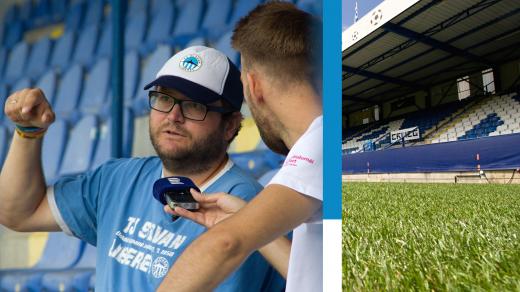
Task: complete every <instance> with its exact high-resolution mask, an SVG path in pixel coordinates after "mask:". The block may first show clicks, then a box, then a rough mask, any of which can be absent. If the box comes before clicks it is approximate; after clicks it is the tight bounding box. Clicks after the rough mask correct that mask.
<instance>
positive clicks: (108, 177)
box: [51, 157, 285, 291]
mask: <svg viewBox="0 0 520 292" xmlns="http://www.w3.org/2000/svg"><path fill="white" fill-rule="evenodd" d="M161 173H162V164H161V161H160V159H159V158H157V157H150V158H131V159H118V160H111V161H109V162H107V163H105V164H103V165H102V166H101V167H99V168H98V169H96V170H94V171H92V172H89V173H87V174H85V175H81V176H76V177H65V178H62V179H60V180H59V181H58V182H56V184H55V185H54V191H53V195H52V196H53V197H54V199H52V198H51V200H54V202H55V206H56V207H57V209H58V210H59V214H58V216H57V217H59V218H58V221H62V222H61V224H65V225H66V226H64V227H65V228H64V230H65V231H67V229H69V230H70V232H71V233H72V234H73V235H74V236H76V237H78V238H80V239H82V240H85V241H86V242H88V243H90V244H92V245H95V246H97V258H96V291H154V290H155V289H157V287H158V286H159V284H160V283H161V282H162V280H163V278H164V276H165V275H166V274H167V272H168V270H169V269H170V267H171V266H172V264H173V263H174V262H175V260H176V259H177V257H178V256H179V255H180V254H181V253H182V251H183V250H184V249H185V248H186V247H187V246H188V245H189V244H190V243H191V242H192V241H194V240H195V239H196V238H197V237H198V236H200V235H201V234H202V233H203V232H205V231H206V228H204V227H203V226H201V225H199V224H197V223H194V222H192V221H190V220H187V219H183V218H179V219H177V220H176V221H173V222H172V218H171V215H169V214H167V213H165V212H164V210H163V205H162V204H161V203H160V202H158V201H156V200H155V199H154V198H153V195H152V187H153V184H154V182H155V181H156V180H157V179H159V178H161ZM260 190H261V186H260V185H259V184H258V183H257V182H256V181H255V180H254V179H253V178H251V177H249V176H248V175H246V174H245V173H243V172H242V171H241V170H240V169H239V168H238V167H237V166H232V167H231V168H229V169H228V170H227V171H225V173H223V174H221V176H220V177H219V178H218V179H217V180H216V181H214V182H213V183H212V184H211V185H209V186H208V187H207V188H206V190H205V192H207V193H214V192H227V193H230V194H233V195H236V196H238V197H240V198H242V199H245V200H247V201H249V200H251V199H252V198H253V197H254V196H255V195H256V194H257V193H258V192H259V191H260ZM51 204H52V202H51ZM60 217H61V218H60ZM59 223H60V222H59ZM62 227H63V226H62ZM215 252H218V250H215ZM284 285H285V281H284V280H283V278H281V276H280V275H279V274H278V273H276V272H275V271H274V270H273V269H272V267H271V266H270V265H269V264H268V263H267V262H266V261H265V260H264V258H263V257H262V256H261V255H260V254H259V253H258V252H255V253H253V254H252V255H251V256H249V258H248V259H247V260H246V261H245V262H244V263H243V264H242V265H241V266H240V267H239V269H237V270H236V271H235V272H234V273H233V274H231V275H230V276H229V277H228V278H227V279H226V280H225V281H224V282H222V283H221V285H220V286H218V288H217V289H216V291H281V290H283V287H284Z"/></svg>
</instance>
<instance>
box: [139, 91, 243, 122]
mask: <svg viewBox="0 0 520 292" xmlns="http://www.w3.org/2000/svg"><path fill="white" fill-rule="evenodd" d="M148 103H149V105H150V108H152V109H154V110H156V111H160V112H162V113H169V112H171V110H172V109H173V107H174V106H175V105H176V104H178V105H179V106H180V108H181V113H182V116H183V117H184V118H186V119H189V120H194V121H203V120H204V119H205V118H206V115H207V114H208V111H211V112H218V113H222V114H226V113H230V112H232V111H233V110H232V109H229V108H224V107H216V106H210V105H205V104H203V103H200V102H196V101H193V100H182V99H177V98H175V97H173V96H170V95H168V94H166V93H162V92H159V91H153V90H151V91H149V92H148Z"/></svg>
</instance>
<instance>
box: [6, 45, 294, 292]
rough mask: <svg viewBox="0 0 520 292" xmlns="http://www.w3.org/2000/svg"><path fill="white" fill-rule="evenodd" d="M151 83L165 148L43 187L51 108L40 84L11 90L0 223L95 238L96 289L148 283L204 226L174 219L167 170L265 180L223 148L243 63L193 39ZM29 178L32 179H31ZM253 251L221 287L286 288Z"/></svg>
mask: <svg viewBox="0 0 520 292" xmlns="http://www.w3.org/2000/svg"><path fill="white" fill-rule="evenodd" d="M145 89H152V90H150V91H149V106H150V109H151V111H150V138H151V141H152V144H153V146H154V148H155V150H156V152H157V154H158V156H159V157H148V158H131V159H117V160H111V161H109V162H107V163H105V164H103V165H102V166H100V167H99V168H98V169H96V170H94V171H90V172H88V173H86V174H83V175H80V176H74V177H63V178H60V179H59V180H58V181H57V182H56V183H55V184H54V185H53V186H50V187H46V186H45V180H44V175H43V172H42V170H41V169H42V166H41V144H42V137H43V136H44V134H45V131H46V130H47V128H48V127H49V126H50V125H51V124H52V122H53V121H54V119H55V117H54V113H53V112H52V108H51V106H50V105H49V103H48V101H47V100H46V98H45V96H44V93H43V92H42V91H41V90H39V89H24V90H21V91H18V92H15V93H14V94H12V95H11V96H10V97H9V98H8V99H7V102H6V104H5V113H6V115H7V116H8V117H9V118H10V119H11V120H12V121H13V122H14V123H16V134H14V137H13V143H12V146H11V148H10V150H9V154H8V156H7V159H6V162H5V164H4V168H3V170H2V173H1V175H0V200H1V201H2V204H0V224H3V225H5V226H7V227H9V228H11V229H14V230H17V231H64V232H65V233H67V234H70V235H72V236H76V237H78V238H80V239H82V240H85V241H86V242H88V243H90V244H92V245H95V246H97V253H98V256H97V265H96V281H97V282H96V290H97V291H152V290H155V289H156V288H157V287H158V285H159V284H160V282H161V281H162V279H163V277H164V276H165V275H166V273H167V272H168V270H169V268H170V267H171V266H172V264H173V263H174V262H175V260H176V259H177V257H178V256H179V255H180V254H181V253H182V252H183V250H184V249H185V248H186V247H187V246H188V245H189V244H190V243H191V242H192V241H193V240H195V239H196V238H197V237H198V236H199V235H201V234H202V233H203V232H205V231H206V229H205V228H204V227H202V226H200V225H198V224H196V223H193V222H191V221H190V220H186V219H183V218H180V219H177V220H175V221H173V220H172V217H171V216H170V215H168V214H166V213H165V212H164V211H163V205H162V204H161V203H160V202H159V201H156V200H155V199H154V198H153V196H152V188H153V185H154V182H155V181H156V180H158V179H160V178H161V177H169V176H185V177H189V178H190V179H191V180H192V181H193V182H194V183H195V185H197V186H198V187H199V188H200V189H201V190H202V191H205V192H219V191H223V192H226V193H231V194H233V195H235V196H237V197H239V198H241V199H244V200H250V199H252V198H253V197H254V196H255V194H256V193H257V192H259V191H260V189H261V186H260V185H259V184H258V183H257V182H256V181H255V180H254V179H252V178H251V177H249V176H247V175H246V174H245V173H243V172H242V171H240V170H239V169H238V167H236V166H235V165H233V162H231V160H229V158H228V155H227V153H226V151H227V148H228V146H229V144H230V143H231V141H232V140H233V138H234V137H235V136H236V135H237V133H238V131H239V129H240V123H241V120H242V115H241V114H240V107H241V105H242V101H243V90H242V84H241V82H240V72H239V71H238V69H237V68H236V67H235V65H234V64H233V63H232V62H231V61H230V60H229V59H228V58H227V57H226V56H225V55H224V54H222V53H221V52H219V51H217V50H214V49H211V48H207V47H203V46H196V47H190V48H187V49H185V50H183V51H181V52H179V53H177V54H176V55H174V56H173V57H172V58H171V59H169V60H168V61H167V62H166V64H164V66H163V68H162V69H161V70H160V71H159V73H158V74H157V76H156V79H155V80H153V81H152V82H150V83H149V84H148V85H146V87H145ZM28 178H30V179H28ZM283 285H284V281H283V280H282V279H281V278H280V276H279V275H277V274H275V273H273V271H272V268H271V267H270V266H269V265H268V264H267V262H265V260H264V259H263V257H262V256H260V255H259V254H258V253H255V254H253V255H251V256H250V257H248V259H247V260H246V261H245V262H244V263H243V264H242V265H241V267H240V268H239V269H238V270H236V271H235V272H234V273H233V274H231V275H230V276H229V277H227V278H226V280H225V281H224V282H222V284H220V285H219V286H218V287H217V291H265V290H266V289H269V290H271V289H277V290H279V289H281V287H283Z"/></svg>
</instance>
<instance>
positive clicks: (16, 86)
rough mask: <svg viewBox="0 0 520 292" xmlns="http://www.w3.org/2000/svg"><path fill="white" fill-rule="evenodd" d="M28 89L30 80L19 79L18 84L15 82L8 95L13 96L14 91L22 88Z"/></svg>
mask: <svg viewBox="0 0 520 292" xmlns="http://www.w3.org/2000/svg"><path fill="white" fill-rule="evenodd" d="M30 87H31V80H30V79H29V78H24V79H20V80H18V82H16V83H15V84H14V85H13V86H12V87H11V90H10V93H9V95H11V94H13V93H14V92H15V91H18V90H22V89H24V88H30Z"/></svg>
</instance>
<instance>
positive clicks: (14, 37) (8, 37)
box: [4, 21, 24, 50]
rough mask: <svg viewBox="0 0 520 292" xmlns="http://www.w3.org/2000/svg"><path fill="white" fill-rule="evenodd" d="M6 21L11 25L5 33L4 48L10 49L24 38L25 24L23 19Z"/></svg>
mask: <svg viewBox="0 0 520 292" xmlns="http://www.w3.org/2000/svg"><path fill="white" fill-rule="evenodd" d="M5 23H9V25H8V26H6V28H5V29H6V32H5V33H4V48H6V49H8V50H10V49H12V48H13V47H14V46H16V44H18V42H20V41H21V40H22V36H23V33H24V25H23V23H22V21H13V22H5Z"/></svg>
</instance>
